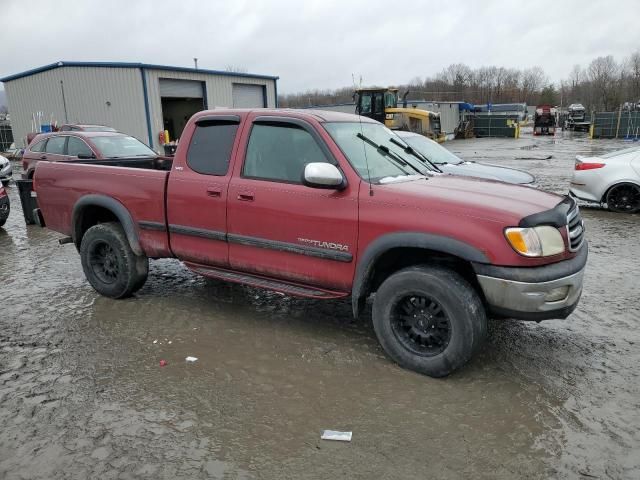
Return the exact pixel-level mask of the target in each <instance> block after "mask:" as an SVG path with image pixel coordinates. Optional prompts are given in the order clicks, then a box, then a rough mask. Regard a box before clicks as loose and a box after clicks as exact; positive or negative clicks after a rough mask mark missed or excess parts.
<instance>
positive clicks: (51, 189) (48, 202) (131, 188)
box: [34, 162, 171, 257]
mask: <svg viewBox="0 0 640 480" xmlns="http://www.w3.org/2000/svg"><path fill="white" fill-rule="evenodd" d="M168 175H169V172H167V171H160V170H151V169H142V168H129V167H113V166H104V165H89V164H82V163H64V162H40V163H39V164H38V166H37V167H36V172H35V176H34V190H35V191H36V193H37V196H38V204H39V206H40V209H41V211H42V215H43V217H44V221H45V223H46V225H47V227H48V228H50V229H52V230H55V231H57V232H60V233H63V234H65V235H70V236H71V235H72V231H71V230H72V221H73V218H72V217H73V209H74V206H75V205H76V203H77V202H78V200H80V198H82V197H84V196H86V195H98V196H100V195H102V196H105V197H109V198H112V199H114V200H116V201H117V202H119V203H120V204H121V205H122V206H123V207H124V208H125V209H126V210H127V211H128V212H129V215H131V218H132V220H133V224H134V229H135V231H136V234H137V235H138V238H139V242H140V246H141V248H142V250H143V251H144V253H145V254H146V255H147V256H148V257H166V256H171V251H170V248H169V238H168V232H167V231H166V228H165V226H166V223H165V222H166V216H165V191H166V185H167V178H168ZM141 224H142V228H141Z"/></svg>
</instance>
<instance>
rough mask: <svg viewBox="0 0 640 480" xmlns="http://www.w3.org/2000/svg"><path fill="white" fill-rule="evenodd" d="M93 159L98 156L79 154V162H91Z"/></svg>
mask: <svg viewBox="0 0 640 480" xmlns="http://www.w3.org/2000/svg"><path fill="white" fill-rule="evenodd" d="M92 158H96V156H95V155H94V154H93V153H79V154H78V159H79V160H90V159H92Z"/></svg>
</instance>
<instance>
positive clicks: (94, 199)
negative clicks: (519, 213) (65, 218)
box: [71, 194, 144, 255]
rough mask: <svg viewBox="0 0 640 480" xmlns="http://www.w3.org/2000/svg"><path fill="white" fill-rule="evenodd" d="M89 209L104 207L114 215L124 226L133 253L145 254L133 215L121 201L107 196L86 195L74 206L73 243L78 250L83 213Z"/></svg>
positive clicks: (72, 218)
mask: <svg viewBox="0 0 640 480" xmlns="http://www.w3.org/2000/svg"><path fill="white" fill-rule="evenodd" d="M87 207H102V208H105V209H106V210H109V211H110V212H111V213H113V214H114V215H115V216H116V218H117V219H118V221H119V222H120V225H122V229H123V230H124V233H125V235H126V236H127V240H128V241H129V245H130V246H131V250H133V253H135V254H136V255H144V252H143V251H142V248H141V247H140V242H139V240H138V233H137V232H136V229H135V224H134V223H133V219H132V218H131V214H130V213H129V211H128V210H127V208H126V207H125V206H124V205H122V204H121V203H120V202H119V201H117V200H116V199H114V198H111V197H107V196H106V195H95V194H91V195H85V196H83V197H81V198H80V199H79V200H78V201H77V202H76V204H75V205H74V206H73V213H72V215H71V225H72V228H73V230H72V235H71V237H72V238H73V243H74V244H75V245H76V247H77V248H80V242H79V238H80V233H81V232H80V229H81V227H82V224H81V223H80V219H81V218H82V213H83V211H84V210H85V209H86V208H87Z"/></svg>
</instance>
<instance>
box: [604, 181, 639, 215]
mask: <svg viewBox="0 0 640 480" xmlns="http://www.w3.org/2000/svg"><path fill="white" fill-rule="evenodd" d="M605 203H606V204H607V208H608V209H609V210H610V211H612V212H615V213H636V212H638V211H640V186H638V185H636V184H635V183H618V184H617V185H614V186H613V187H611V188H610V189H609V191H608V192H607V194H606V195H605Z"/></svg>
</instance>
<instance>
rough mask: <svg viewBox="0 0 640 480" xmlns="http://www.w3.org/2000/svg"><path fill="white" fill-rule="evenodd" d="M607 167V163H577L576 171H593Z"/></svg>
mask: <svg viewBox="0 0 640 480" xmlns="http://www.w3.org/2000/svg"><path fill="white" fill-rule="evenodd" d="M605 165H606V163H595V162H592V163H589V162H576V166H575V169H576V170H593V169H596V168H602V167H604V166H605Z"/></svg>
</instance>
